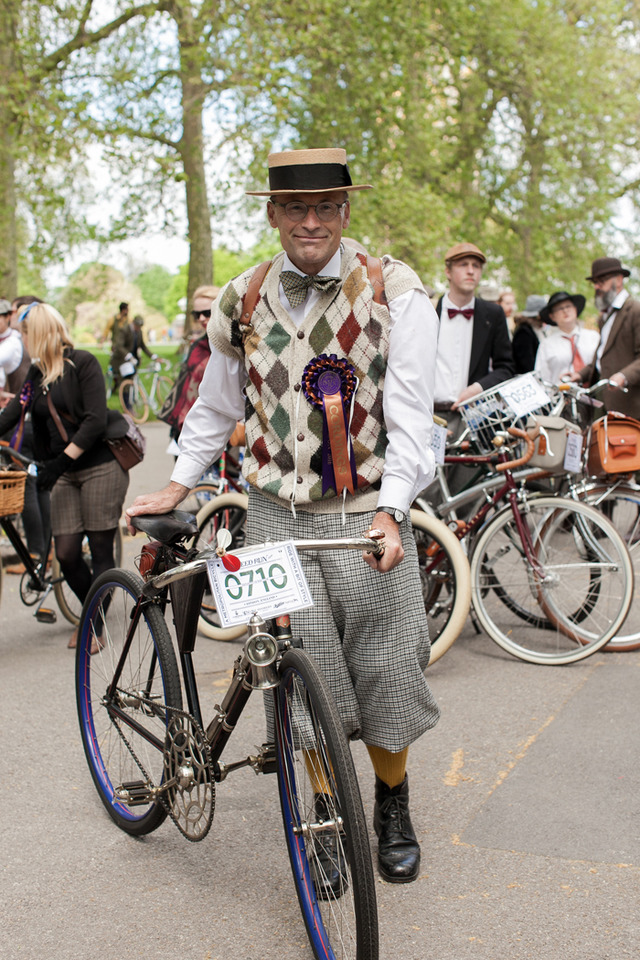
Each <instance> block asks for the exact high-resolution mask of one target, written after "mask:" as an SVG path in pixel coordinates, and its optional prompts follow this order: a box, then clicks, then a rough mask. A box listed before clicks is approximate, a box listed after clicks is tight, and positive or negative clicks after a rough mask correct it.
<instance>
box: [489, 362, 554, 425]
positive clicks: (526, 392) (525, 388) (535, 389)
mask: <svg viewBox="0 0 640 960" xmlns="http://www.w3.org/2000/svg"><path fill="white" fill-rule="evenodd" d="M500 396H501V397H502V399H503V400H506V402H507V403H508V404H509V406H510V407H511V409H512V410H513V412H514V413H515V414H516V416H518V417H526V415H527V414H528V413H533V411H534V410H539V409H540V407H544V405H545V404H547V403H549V397H548V396H547V394H546V391H545V390H544V389H543V387H542V386H541V385H540V384H539V383H538V381H537V380H536V378H535V377H533V376H531V374H530V373H525V374H524V376H522V377H516V378H515V379H514V380H512V381H510V382H509V384H505V386H503V387H501V388H500Z"/></svg>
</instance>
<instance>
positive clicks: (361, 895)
mask: <svg viewBox="0 0 640 960" xmlns="http://www.w3.org/2000/svg"><path fill="white" fill-rule="evenodd" d="M279 675H280V684H279V686H278V687H277V688H276V689H275V690H274V705H275V712H276V767H277V772H278V788H279V792H280V804H281V808H282V819H283V824H284V832H285V838H286V842H287V849H288V851H289V859H290V863H291V870H292V873H293V880H294V884H295V887H296V892H297V894H298V901H299V904H300V909H301V911H302V916H303V919H304V922H305V926H306V929H307V935H308V937H309V942H310V944H311V948H312V950H313V954H314V956H315V957H316V960H324V958H327V957H332V958H335V960H347V958H349V960H377V957H378V914H377V906H376V894H375V881H374V875H373V867H372V862H371V850H370V847H369V832H368V830H367V825H366V820H365V815H364V810H363V807H362V799H361V797H360V789H359V787H358V780H357V776H356V772H355V768H354V765H353V759H352V757H351V751H350V749H349V742H348V740H347V737H346V735H345V733H344V728H343V726H342V722H341V720H340V717H339V715H338V708H337V706H336V704H335V700H334V699H333V696H332V694H331V693H330V691H329V689H328V687H327V684H326V681H325V679H324V677H323V676H322V674H321V672H320V671H319V669H318V667H317V666H316V664H315V663H314V661H313V660H312V659H311V657H309V655H308V654H306V653H305V652H304V651H303V650H297V649H293V650H289V651H287V653H285V655H284V657H283V658H282V661H281V663H280V667H279ZM301 716H304V718H305V722H304V728H301V727H298V728H295V729H294V727H295V724H294V721H293V718H294V717H296V718H297V719H300V717H301ZM310 751H312V753H311V754H310ZM310 756H312V757H313V758H314V761H313V762H314V763H316V761H317V766H314V773H315V777H314V779H315V784H314V783H313V782H312V780H311V779H310V776H309V767H310V765H311V762H312V761H311V760H310V759H309V758H310ZM319 783H322V784H324V789H323V792H322V797H323V813H322V815H319V814H318V807H317V803H318V801H317V799H316V797H317V794H316V790H317V789H318V784H319ZM310 825H313V826H312V827H310ZM332 849H334V850H337V851H338V855H337V858H338V863H339V868H340V870H339V873H338V884H336V886H338V887H339V889H338V890H336V892H333V891H332V890H331V889H330V888H328V887H327V886H326V884H325V885H324V886H323V892H322V894H321V895H318V891H317V886H318V885H321V878H322V877H323V876H324V877H326V873H325V866H326V861H327V857H328V856H330V851H331V850H332ZM314 878H315V880H314Z"/></svg>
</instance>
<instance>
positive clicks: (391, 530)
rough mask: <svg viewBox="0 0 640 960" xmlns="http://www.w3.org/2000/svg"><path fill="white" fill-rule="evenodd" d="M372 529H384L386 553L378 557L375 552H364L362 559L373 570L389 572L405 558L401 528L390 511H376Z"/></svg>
mask: <svg viewBox="0 0 640 960" xmlns="http://www.w3.org/2000/svg"><path fill="white" fill-rule="evenodd" d="M371 529H372V530H374V529H375V530H382V532H383V533H384V553H383V554H382V556H381V557H376V556H375V554H373V553H363V554H362V559H363V560H364V562H365V563H367V564H368V565H369V566H370V567H371V569H372V570H377V571H378V573H387V572H388V571H389V570H393V568H394V567H397V566H398V564H400V563H402V560H403V559H404V547H403V546H402V540H401V539H400V528H399V527H398V524H397V523H396V522H395V520H394V519H393V517H390V516H389V514H388V513H376V515H375V517H374V518H373V523H372V524H371Z"/></svg>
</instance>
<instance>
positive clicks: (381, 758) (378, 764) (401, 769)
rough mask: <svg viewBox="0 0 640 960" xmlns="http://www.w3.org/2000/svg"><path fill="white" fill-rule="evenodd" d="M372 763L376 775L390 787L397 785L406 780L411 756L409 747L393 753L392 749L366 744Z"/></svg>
mask: <svg viewBox="0 0 640 960" xmlns="http://www.w3.org/2000/svg"><path fill="white" fill-rule="evenodd" d="M366 747H367V750H368V751H369V756H370V757H371V763H372V764H373V769H374V770H375V773H376V776H377V777H378V779H379V780H382V782H383V783H386V785H387V786H388V787H397V786H399V785H400V784H401V783H402V781H403V780H404V775H405V773H406V770H407V757H408V756H409V747H405V748H404V750H400V751H399V752H398V753H391V751H390V750H384V749H383V748H382V747H372V746H370V745H369V744H366Z"/></svg>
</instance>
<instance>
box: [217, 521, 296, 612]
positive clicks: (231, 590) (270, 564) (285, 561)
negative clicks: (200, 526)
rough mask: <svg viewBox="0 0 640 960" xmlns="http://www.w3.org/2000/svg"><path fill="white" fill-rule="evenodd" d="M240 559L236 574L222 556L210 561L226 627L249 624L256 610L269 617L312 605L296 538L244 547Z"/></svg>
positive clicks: (219, 608) (219, 606)
mask: <svg viewBox="0 0 640 960" xmlns="http://www.w3.org/2000/svg"><path fill="white" fill-rule="evenodd" d="M238 559H240V560H241V561H242V563H241V565H240V569H239V570H237V571H235V572H233V573H232V572H231V571H230V570H227V569H226V567H225V566H224V564H223V563H222V560H220V559H212V560H208V561H207V573H208V575H209V583H210V584H211V592H212V593H213V598H214V600H215V603H216V608H217V611H218V616H219V617H220V623H221V624H222V626H223V627H235V626H238V625H239V624H241V623H248V622H249V620H250V619H251V617H252V616H253V614H254V613H257V614H259V615H260V616H261V617H262V618H263V619H264V620H268V619H269V618H270V617H277V616H279V615H280V614H282V613H291V611H293V610H303V609H304V608H305V607H312V606H313V599H312V597H311V591H310V590H309V584H308V583H307V578H306V577H305V575H304V571H303V569H302V566H301V565H300V558H299V556H298V551H297V550H296V548H295V545H294V543H293V540H286V541H283V542H282V543H270V544H267V545H266V546H265V545H264V544H263V545H262V546H259V547H254V548H252V549H249V550H246V551H244V550H243V552H242V554H241V555H240V556H239V558H238Z"/></svg>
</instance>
